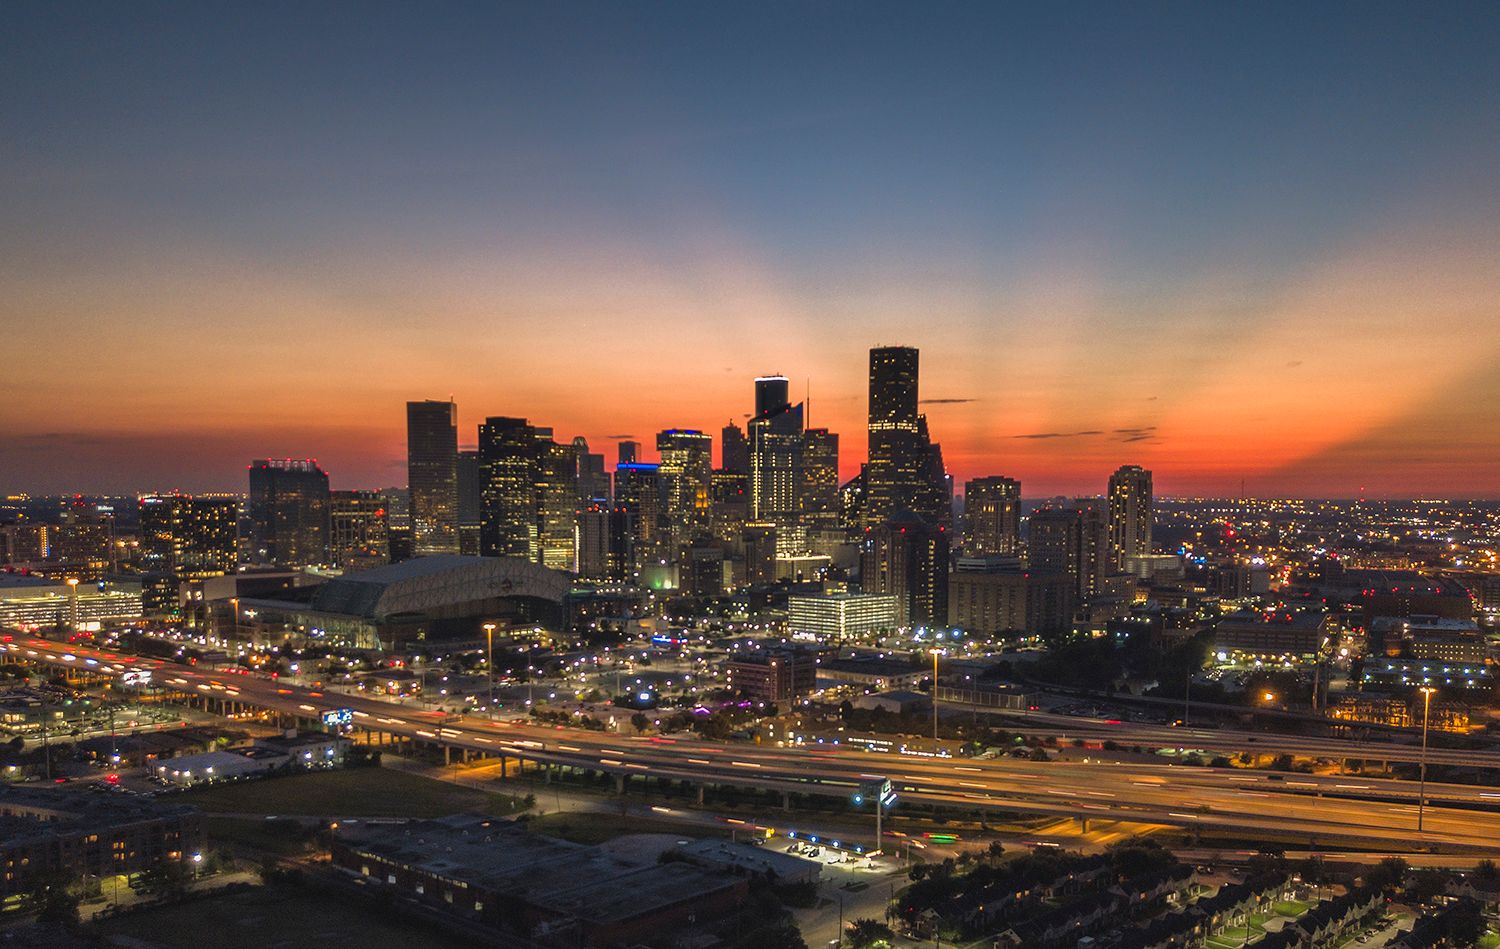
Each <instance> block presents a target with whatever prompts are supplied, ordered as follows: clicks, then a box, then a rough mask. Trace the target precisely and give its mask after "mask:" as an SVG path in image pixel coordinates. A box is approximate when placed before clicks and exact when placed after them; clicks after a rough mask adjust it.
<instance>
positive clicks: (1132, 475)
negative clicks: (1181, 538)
mask: <svg viewBox="0 0 1500 949" xmlns="http://www.w3.org/2000/svg"><path fill="white" fill-rule="evenodd" d="M1151 520H1152V513H1151V472H1149V471H1147V470H1146V469H1145V468H1142V467H1140V466H1139V465H1122V466H1121V467H1119V468H1118V469H1116V470H1115V473H1114V474H1112V475H1110V476H1109V551H1110V557H1111V559H1112V566H1113V569H1115V570H1119V569H1122V568H1123V567H1124V566H1125V560H1126V558H1128V557H1143V556H1145V555H1146V554H1149V553H1151Z"/></svg>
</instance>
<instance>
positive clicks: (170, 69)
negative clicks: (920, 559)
mask: <svg viewBox="0 0 1500 949" xmlns="http://www.w3.org/2000/svg"><path fill="white" fill-rule="evenodd" d="M879 9H880V10H881V11H883V14H877V13H876V11H875V9H872V8H867V9H865V10H864V11H863V12H864V13H865V14H866V15H864V16H862V17H860V18H859V19H858V21H857V22H856V21H854V20H853V18H849V17H846V16H843V15H841V11H840V9H839V8H837V7H832V6H830V7H821V8H802V7H795V6H785V7H772V8H770V9H767V10H756V11H754V12H753V13H752V12H751V11H734V10H724V9H704V8H695V7H691V6H686V5H664V6H662V7H657V8H652V9H647V10H635V9H625V8H620V7H614V6H611V5H564V6H555V7H549V8H547V9H529V8H511V9H502V8H491V9H484V8H479V9H463V8H450V9H448V10H445V11H437V12H436V13H434V12H432V11H422V12H417V11H414V10H408V9H403V8H402V7H399V6H383V5H374V6H370V7H360V8H356V7H353V6H343V5H337V4H330V5H326V6H321V7H319V8H316V9H296V8H290V7H284V8H274V6H272V7H258V8H256V9H249V8H239V9H236V8H232V7H211V6H210V7H202V8H185V9H178V8H173V9H172V10H171V13H170V15H164V16H161V17H143V16H140V15H139V14H138V11H136V10H126V9H119V10H109V9H99V10H91V11H89V12H88V13H87V14H84V13H80V12H77V11H72V12H70V11H66V10H56V9H52V8H49V7H45V6H42V5H35V6H24V5H23V6H22V7H19V8H17V10H16V11H15V12H14V15H13V16H12V17H11V18H10V20H9V21H8V25H9V27H10V28H9V29H8V30H7V32H6V35H5V36H3V37H0V115H4V116H5V123H6V126H7V128H8V130H10V131H11V132H12V134H9V135H6V136H3V137H0V200H3V201H4V202H5V204H6V206H7V208H8V209H9V210H8V213H7V214H6V215H5V216H4V219H3V220H0V290H3V293H0V323H3V324H4V325H5V326H6V327H7V329H8V334H7V338H8V342H9V343H10V344H11V350H12V351H13V352H19V353H23V354H35V356H36V357H37V358H28V359H25V360H18V361H15V362H13V363H12V365H11V366H10V367H9V368H8V371H7V373H5V374H4V376H3V377H0V490H5V491H8V492H28V493H32V494H49V493H73V492H78V491H111V492H120V493H134V492H143V491H151V490H167V489H171V488H181V489H183V490H189V491H203V490H242V488H243V485H242V480H243V474H242V472H243V465H244V464H245V463H246V462H247V461H249V460H251V459H255V458H266V457H298V458H301V457H308V458H317V459H319V460H320V462H321V463H322V465H323V466H324V468H325V469H326V470H328V471H329V473H330V474H331V476H332V478H333V483H334V484H335V485H336V486H337V487H341V488H352V487H361V488H368V487H380V486H385V485H390V484H399V483H402V482H404V480H405V476H406V464H407V462H406V456H405V432H404V428H403V425H402V418H401V413H402V406H403V405H404V403H405V402H407V401H408V400H412V399H444V398H447V397H450V396H451V397H452V398H454V399H455V400H456V401H457V403H458V405H459V432H460V442H461V443H462V444H464V445H466V446H467V445H473V444H474V442H475V431H476V429H477V426H478V424H479V423H480V422H482V420H483V419H484V418H486V417H489V416H492V415H509V416H516V417H525V418H529V419H531V420H532V421H533V422H534V423H535V424H539V425H546V426H550V427H552V428H554V429H555V430H556V431H557V432H558V433H559V435H564V436H566V437H568V438H571V437H573V436H575V435H583V436H584V437H586V438H587V439H588V441H589V443H590V445H591V446H593V448H594V450H595V451H601V450H603V451H605V452H606V454H609V453H610V450H609V445H610V444H611V442H612V440H613V438H615V437H618V436H622V435H630V436H632V437H633V438H634V439H635V440H638V441H641V442H642V443H643V444H644V445H650V444H652V442H653V437H654V434H655V433H656V432H658V431H661V430H663V429H668V428H692V429H698V430H702V431H705V432H708V433H714V432H717V431H718V430H719V428H720V427H721V426H722V425H723V424H724V423H725V422H726V421H729V420H734V421H737V422H740V423H741V424H743V422H744V421H745V418H746V415H747V414H748V413H750V412H752V411H753V405H752V399H751V392H750V380H751V379H752V378H754V377H755V376H757V375H761V374H764V373H767V372H782V373H785V374H786V375H787V376H788V377H789V378H790V387H791V391H792V393H793V397H794V399H795V400H797V401H800V400H801V399H802V397H803V395H804V393H805V392H806V390H807V389H808V388H809V383H810V389H811V400H810V401H811V419H810V424H811V425H814V426H818V427H827V428H829V429H830V430H831V431H833V432H835V433H838V434H839V435H840V436H841V438H842V443H841V457H842V470H841V476H842V477H843V478H845V479H847V478H848V477H850V476H851V475H852V474H853V473H854V472H855V471H856V470H857V464H858V462H859V460H861V459H863V458H864V457H865V455H866V445H865V435H864V424H863V419H864V415H865V409H866V406H865V399H864V386H863V377H864V373H865V365H864V359H865V350H866V349H867V348H868V347H870V346H878V345H882V344H886V343H903V344H907V345H911V346H915V347H918V348H920V349H921V350H922V352H923V354H924V363H925V366H926V367H927V368H928V370H929V372H928V375H927V378H926V380H925V383H924V389H923V398H924V399H925V400H926V404H924V405H923V406H922V410H923V411H924V412H925V413H926V414H927V415H928V416H929V422H930V426H931V429H932V431H933V437H934V439H935V440H937V441H940V442H941V443H942V446H943V452H944V460H945V462H946V464H947V467H948V470H949V471H950V472H951V473H952V475H953V476H954V479H955V481H956V482H957V483H958V484H960V485H961V484H962V483H963V482H964V481H967V480H969V479H972V478H977V477H983V476H988V475H1005V476H1008V477H1013V478H1017V479H1019V480H1021V481H1022V483H1023V485H1024V486H1025V490H1026V493H1027V495H1028V496H1030V497H1043V496H1048V495H1052V494H1080V493H1089V494H1094V493H1098V492H1099V491H1101V490H1102V486H1103V484H1104V482H1105V480H1106V479H1107V477H1108V475H1109V473H1110V472H1111V471H1113V470H1114V469H1115V468H1116V467H1117V466H1118V465H1119V464H1121V463H1134V464H1139V465H1141V466H1143V467H1145V468H1149V469H1151V470H1153V471H1154V472H1155V473H1156V478H1157V490H1158V491H1159V492H1161V493H1162V494H1166V495H1213V496H1233V495H1238V494H1239V493H1241V485H1242V484H1243V485H1244V493H1246V494H1249V495H1253V496H1262V497H1264V496H1301V497H1355V496H1358V495H1359V494H1360V493H1361V491H1362V490H1363V492H1364V494H1365V495H1366V496H1368V497H1371V498H1400V497H1428V496H1430V497H1453V498H1473V497H1487V498H1494V497H1500V428H1497V427H1496V426H1494V425H1493V423H1492V420H1491V418H1490V415H1491V414H1492V411H1493V410H1492V409H1491V408H1490V407H1491V406H1492V405H1493V404H1495V402H1496V400H1497V399H1500V374H1496V373H1495V372H1494V371H1493V369H1492V366H1493V364H1494V361H1495V358H1496V357H1497V356H1500V319H1497V318H1496V313H1495V308H1496V303H1495V301H1496V300H1497V299H1500V267H1497V266H1496V262H1497V261H1500V234H1497V231H1496V229H1495V228H1494V227H1493V221H1494V220H1495V219H1496V216H1497V212H1500V189H1497V185H1496V180H1497V179H1496V177H1495V175H1494V173H1493V172H1494V169H1495V168H1496V167H1500V107H1497V104H1500V76H1497V74H1496V72H1495V70H1494V69H1493V63H1494V62H1495V61H1497V59H1500V29H1497V25H1496V22H1495V19H1494V17H1493V14H1492V10H1490V9H1489V8H1487V7H1484V6H1482V5H1478V4H1474V5H1466V4H1451V5H1444V6H1442V7H1439V8H1434V9H1431V10H1428V11H1425V12H1424V15H1423V16H1422V17H1420V18H1418V17H1413V16H1412V15H1411V13H1410V9H1409V8H1407V7H1403V6H1400V5H1386V4H1367V5H1360V6H1359V7H1357V8H1356V7H1340V6H1338V5H1330V6H1328V7H1325V8H1322V9H1318V10H1306V9H1301V8H1298V7H1296V6H1294V5H1290V4H1286V5H1269V6H1264V7H1260V8H1257V9H1254V10H1249V9H1246V10H1220V9H1215V10H1204V9H1195V8H1193V7H1190V6H1177V5H1158V6H1153V7H1148V8H1140V9H1137V10H1134V11H1118V10H1091V11H1083V10H1069V9H1066V8H1054V9H1040V10H1006V9H1000V8H990V9H986V8H964V7H953V8H950V9H948V10H946V11H943V12H941V13H940V14H934V13H932V12H930V11H921V10H918V9H916V8H911V7H902V6H894V5H893V6H888V7H883V8H879ZM334 37H337V38H338V42H333V40H332V38H334ZM393 64H394V65H395V67H396V68H392V66H393ZM580 64H581V65H580Z"/></svg>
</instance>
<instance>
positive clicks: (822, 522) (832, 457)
mask: <svg viewBox="0 0 1500 949" xmlns="http://www.w3.org/2000/svg"><path fill="white" fill-rule="evenodd" d="M801 492H802V497H801V504H800V507H801V520H802V522H803V523H804V524H806V525H807V526H809V527H837V526H838V522H839V437H838V435H836V434H834V433H833V432H830V431H829V430H828V429H826V428H809V429H807V430H806V431H805V432H803V433H802V470H801Z"/></svg>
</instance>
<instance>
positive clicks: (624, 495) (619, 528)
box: [612, 462, 666, 578]
mask: <svg viewBox="0 0 1500 949" xmlns="http://www.w3.org/2000/svg"><path fill="white" fill-rule="evenodd" d="M661 502H662V488H661V468H660V466H658V465H652V464H644V463H640V462H636V463H634V464H625V465H616V466H615V500H614V510H615V514H616V520H615V522H614V524H613V527H612V530H613V532H614V534H615V538H616V539H615V540H614V541H612V543H613V545H614V547H615V549H616V550H617V551H618V556H619V557H620V558H621V560H622V562H623V564H624V567H625V569H624V572H625V573H626V574H627V575H628V577H630V578H636V577H639V575H640V572H641V569H642V568H643V567H645V566H646V565H647V564H652V563H659V562H661V561H663V560H665V558H666V537H665V529H664V523H663V521H664V518H663V517H662V503H661Z"/></svg>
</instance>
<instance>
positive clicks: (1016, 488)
mask: <svg viewBox="0 0 1500 949" xmlns="http://www.w3.org/2000/svg"><path fill="white" fill-rule="evenodd" d="M963 550H964V553H965V554H966V555H967V556H970V557H989V556H994V555H997V554H1004V555H1014V554H1017V553H1020V550H1021V482H1019V481H1016V480H1015V479H1013V478H1003V477H1001V476H999V475H991V476H990V477H987V478H975V479H974V480H972V481H969V482H967V483H966V484H965V485H964V542H963Z"/></svg>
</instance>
